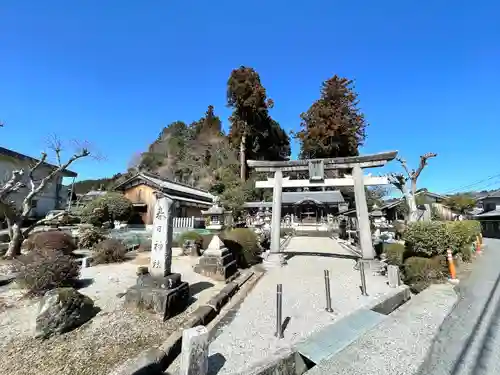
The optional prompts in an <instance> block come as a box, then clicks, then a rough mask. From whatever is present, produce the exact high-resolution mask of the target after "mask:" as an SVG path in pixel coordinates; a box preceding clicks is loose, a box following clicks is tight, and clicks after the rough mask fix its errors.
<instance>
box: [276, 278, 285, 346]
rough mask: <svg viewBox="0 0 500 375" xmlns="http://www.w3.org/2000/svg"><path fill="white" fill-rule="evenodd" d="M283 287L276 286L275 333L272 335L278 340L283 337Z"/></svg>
mask: <svg viewBox="0 0 500 375" xmlns="http://www.w3.org/2000/svg"><path fill="white" fill-rule="evenodd" d="M282 314H283V285H282V284H278V285H277V286H276V333H275V334H274V335H275V336H276V337H278V338H279V339H282V338H283V337H284V336H283V318H282Z"/></svg>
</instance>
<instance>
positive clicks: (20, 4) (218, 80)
mask: <svg viewBox="0 0 500 375" xmlns="http://www.w3.org/2000/svg"><path fill="white" fill-rule="evenodd" d="M77 4H78V5H77ZM0 15H1V19H2V22H1V23H0V50H1V51H2V53H1V59H0V82H1V90H0V118H1V119H2V120H3V121H4V122H5V123H6V127H5V128H3V129H1V130H0V144H1V145H2V146H4V147H7V148H11V149H14V150H16V151H19V152H23V153H27V154H30V155H33V156H36V155H37V154H38V153H39V151H40V150H41V149H43V147H44V144H45V140H46V138H47V135H49V134H57V135H58V136H59V137H60V138H62V139H63V140H71V139H80V140H83V139H84V140H88V141H89V142H90V143H91V144H92V145H93V147H94V148H95V149H98V150H100V151H101V152H102V153H103V154H104V155H105V156H106V161H100V162H96V161H94V160H85V161H81V162H78V163H77V164H75V165H74V166H73V169H74V170H75V171H77V172H79V174H80V178H82V179H85V178H98V177H104V176H110V175H112V174H114V173H117V172H120V171H123V170H125V169H126V167H127V164H128V162H129V160H130V159H131V157H132V155H133V154H134V153H137V152H141V151H143V150H145V148H146V147H147V146H148V145H149V144H150V143H151V142H152V141H153V140H154V139H155V138H156V137H157V135H158V133H159V132H160V131H161V129H162V127H163V126H165V125H167V124H168V123H170V122H172V121H175V120H182V121H185V122H190V121H193V120H196V119H198V118H200V117H201V116H202V115H203V113H204V111H205V110H206V107H207V106H208V105H209V104H212V105H214V106H215V110H216V113H217V114H218V115H219V116H221V118H222V119H223V120H224V124H225V126H227V117H228V116H229V113H230V110H229V109H228V108H226V107H225V93H226V82H227V78H228V76H229V74H230V72H231V70H232V69H233V68H236V67H238V66H240V65H247V66H252V67H254V68H255V69H256V70H257V71H258V72H259V73H260V75H261V79H262V81H263V83H264V85H265V87H266V89H267V91H268V95H269V96H270V97H271V98H273V99H274V101H275V108H274V109H273V110H272V115H273V117H274V118H276V119H277V120H278V121H279V122H280V123H281V125H282V126H283V127H285V128H286V129H288V130H297V129H298V128H299V124H300V119H299V115H300V113H301V112H303V111H305V110H307V108H308V107H309V106H310V104H311V103H312V102H313V101H314V100H315V99H317V97H318V96H319V88H320V85H321V82H322V81H323V80H325V79H327V78H329V77H331V76H332V75H334V74H338V75H343V76H347V77H349V78H353V79H355V80H356V87H357V91H358V92H359V97H360V101H361V103H360V104H361V107H362V109H363V111H364V113H365V114H366V117H367V120H368V121H369V123H370V127H369V128H368V129H367V134H368V137H367V140H366V145H365V147H363V149H362V153H373V152H380V151H387V150H393V149H395V150H399V151H400V154H401V155H402V156H404V157H405V158H406V159H407V160H408V162H409V163H410V164H412V165H414V164H416V163H418V156H419V155H420V154H422V153H425V152H428V151H434V152H437V153H438V154H439V156H438V157H437V158H436V159H433V160H432V161H431V162H430V165H429V167H428V169H426V170H425V172H424V173H423V174H422V177H421V179H420V181H419V187H428V188H429V189H432V190H434V191H438V192H447V191H449V190H452V189H455V188H459V187H461V186H463V185H468V184H472V183H474V182H476V181H479V180H481V179H485V178H487V177H489V176H493V175H496V174H500V166H499V165H498V163H497V160H498V159H497V157H496V156H497V150H498V147H499V146H498V144H499V137H500V127H499V126H498V125H499V123H500V121H499V120H500V114H499V113H500V112H499V111H498V109H497V108H498V105H499V104H500V94H499V93H498V89H497V88H498V87H499V86H500V44H499V40H500V23H499V22H498V18H499V17H500V5H499V4H497V2H494V1H474V2H473V1H468V2H465V1H433V2H431V1H426V2H417V1H379V2H374V1H368V0H367V1H343V2H340V1H320V0H309V1H290V0H289V1H284V0H273V1H264V0H254V1H252V2H238V1H236V2H235V1H226V0H218V1H211V2H208V1H200V0H191V1H159V0H158V1H153V0H149V1H131V0H121V1H116V0H107V1H97V0H86V1H81V2H68V1H62V0H46V1H39V0H36V1H35V0H31V1H30V0H24V1H15V0H4V1H2V5H1V6H0ZM294 151H295V152H296V151H297V146H296V145H295V146H294ZM392 170H399V166H398V165H397V163H396V162H393V163H391V164H390V165H389V166H388V167H386V168H385V169H383V170H381V171H377V170H372V172H373V173H378V172H385V171H392ZM473 187H475V188H488V189H491V188H497V187H500V177H498V178H497V177H495V178H492V179H490V180H487V181H485V182H484V183H481V184H477V185H474V186H473Z"/></svg>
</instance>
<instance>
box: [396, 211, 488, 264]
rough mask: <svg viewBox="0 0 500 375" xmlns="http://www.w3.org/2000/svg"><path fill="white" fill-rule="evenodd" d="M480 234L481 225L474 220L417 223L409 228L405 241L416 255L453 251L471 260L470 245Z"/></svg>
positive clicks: (433, 254)
mask: <svg viewBox="0 0 500 375" xmlns="http://www.w3.org/2000/svg"><path fill="white" fill-rule="evenodd" d="M479 233H480V224H479V222H477V221H474V220H465V221H431V222H416V223H411V224H410V225H409V226H408V228H407V230H406V231H405V234H404V240H405V245H406V248H407V249H408V250H409V251H410V252H412V253H413V254H415V255H425V256H427V257H431V256H435V255H444V254H446V252H447V251H448V249H451V250H452V251H453V252H454V253H462V252H463V254H462V255H463V256H464V259H465V258H467V256H469V258H470V254H469V250H470V245H471V244H472V242H474V241H475V239H476V236H477V235H478V234H479ZM468 247H469V248H468Z"/></svg>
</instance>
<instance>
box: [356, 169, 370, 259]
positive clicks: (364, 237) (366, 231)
mask: <svg viewBox="0 0 500 375" xmlns="http://www.w3.org/2000/svg"><path fill="white" fill-rule="evenodd" d="M352 178H353V180H354V199H355V201H356V216H357V217H358V230H359V242H360V245H361V252H362V255H363V259H366V260H371V259H374V258H375V249H374V248H373V243H372V235H371V230H370V218H369V216H368V205H367V204H366V194H365V184H364V181H363V179H364V178H363V170H362V169H361V167H360V166H359V165H356V166H354V167H353V168H352Z"/></svg>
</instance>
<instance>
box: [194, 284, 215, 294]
mask: <svg viewBox="0 0 500 375" xmlns="http://www.w3.org/2000/svg"><path fill="white" fill-rule="evenodd" d="M213 286H214V284H212V283H210V282H208V281H198V282H197V283H193V284H191V285H189V291H190V292H191V295H192V296H195V295H197V294H198V293H201V292H203V291H204V290H206V289H208V288H211V287H213Z"/></svg>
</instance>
